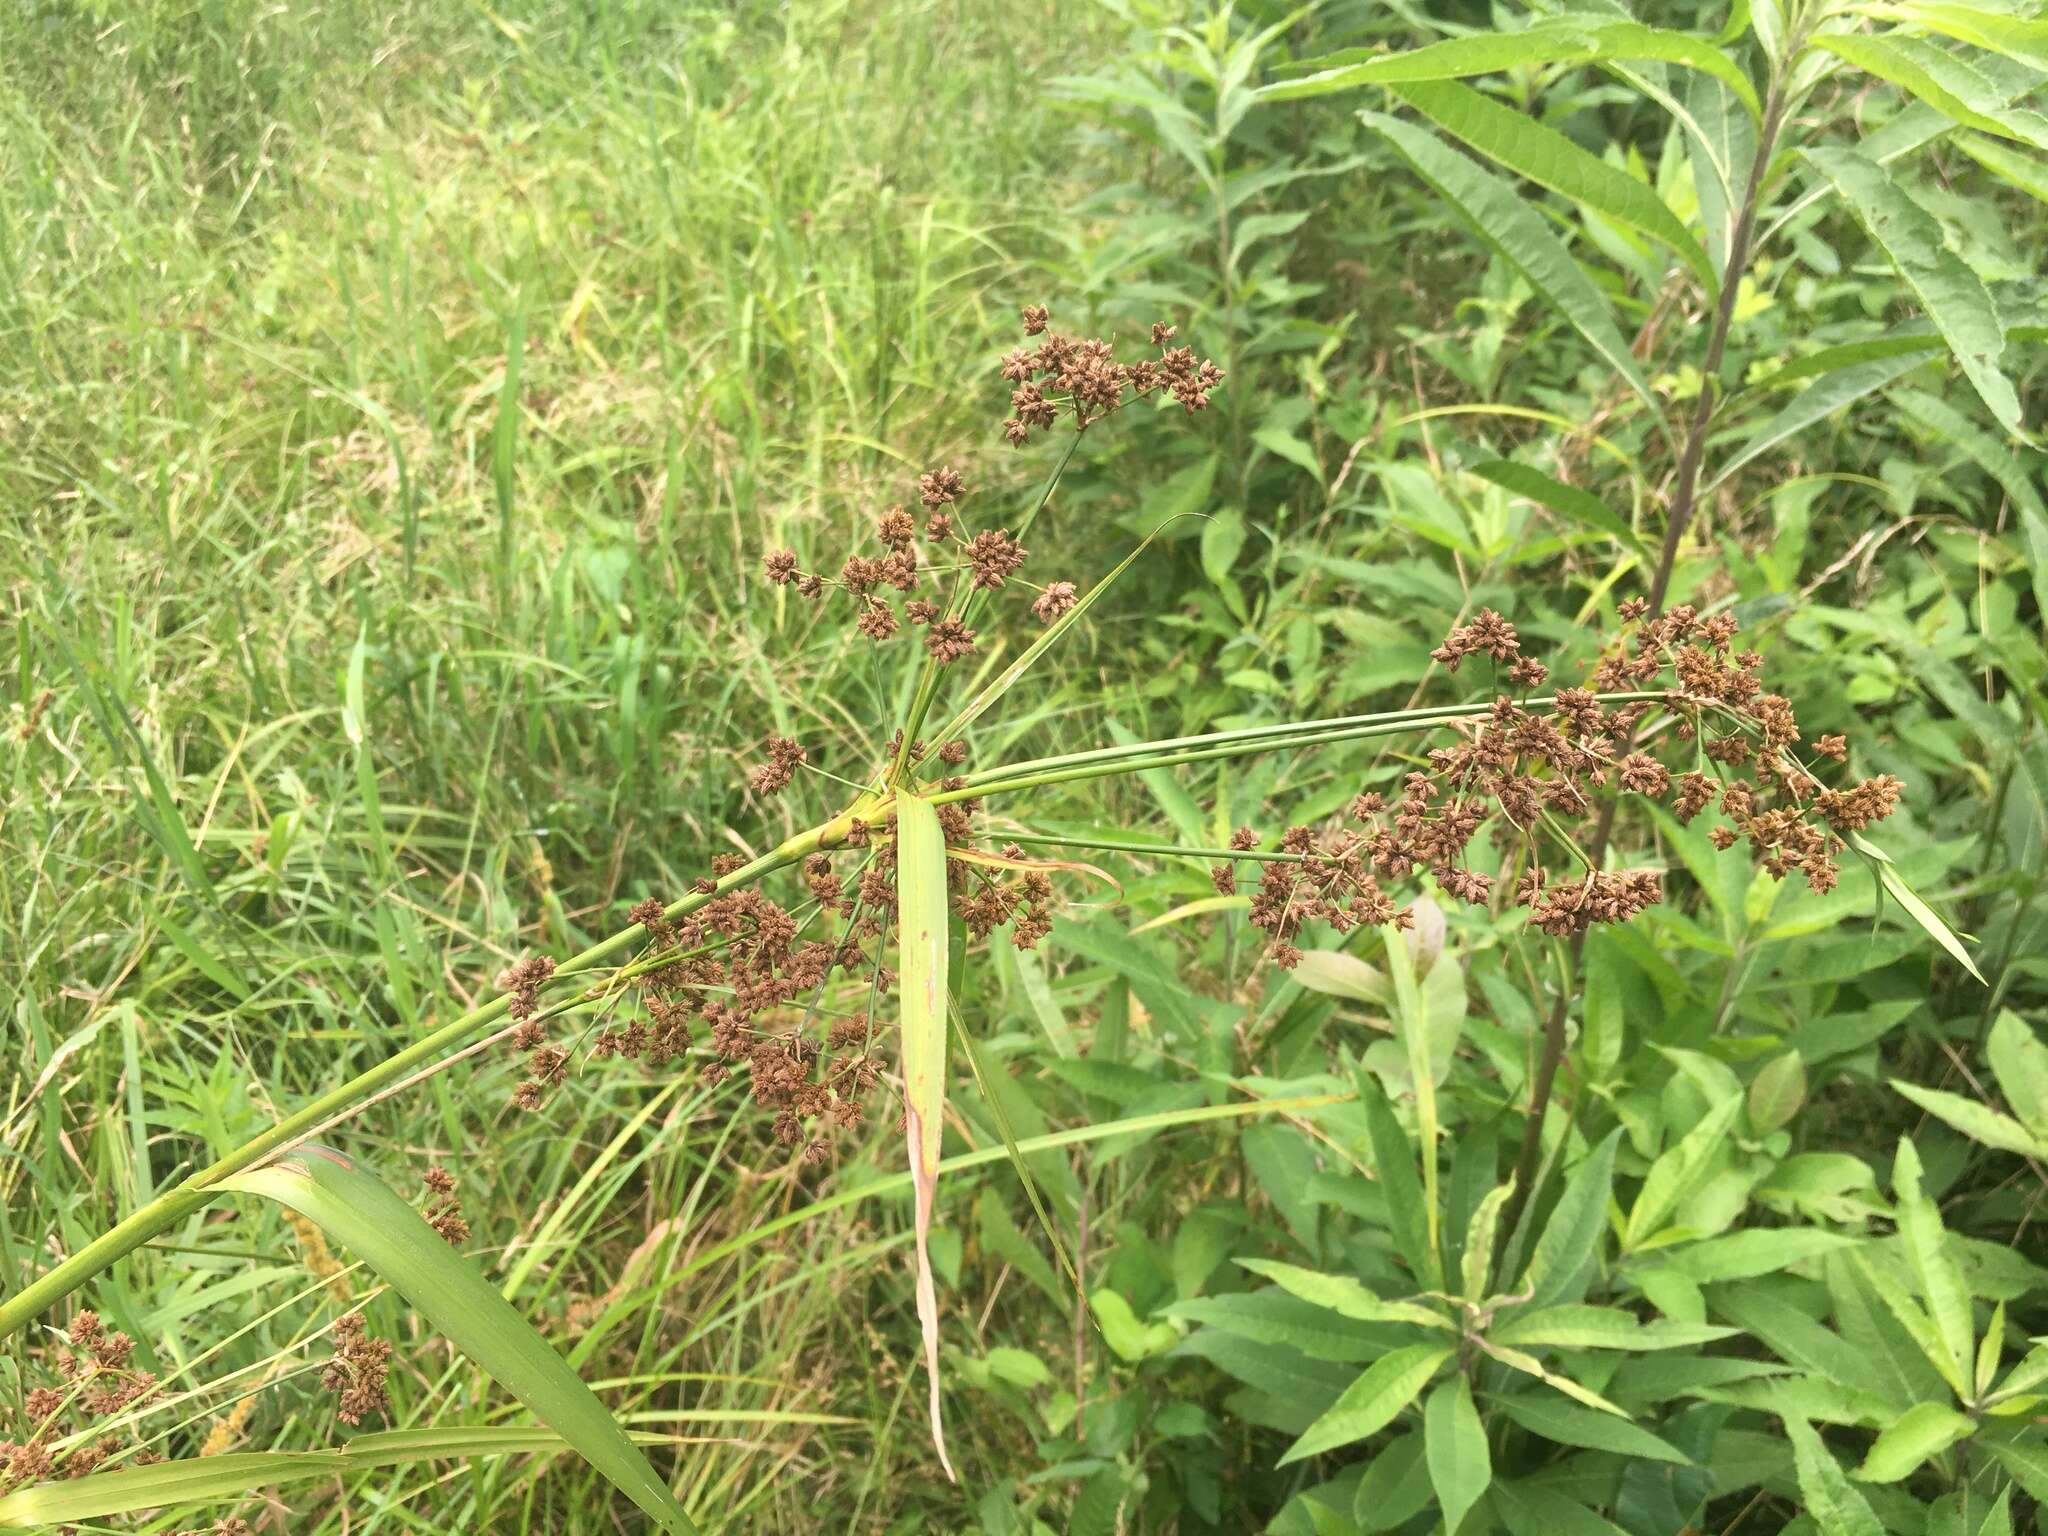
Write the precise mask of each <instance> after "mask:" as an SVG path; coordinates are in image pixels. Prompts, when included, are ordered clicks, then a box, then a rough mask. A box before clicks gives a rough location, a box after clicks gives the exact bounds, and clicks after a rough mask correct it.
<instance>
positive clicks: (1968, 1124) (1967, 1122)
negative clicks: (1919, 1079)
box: [1892, 1078, 2048, 1157]
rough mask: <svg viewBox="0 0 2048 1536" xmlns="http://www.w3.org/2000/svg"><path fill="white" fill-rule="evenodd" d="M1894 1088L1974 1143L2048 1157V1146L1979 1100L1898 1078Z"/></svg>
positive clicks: (2006, 1116)
mask: <svg viewBox="0 0 2048 1536" xmlns="http://www.w3.org/2000/svg"><path fill="white" fill-rule="evenodd" d="M1892 1088H1893V1089H1894V1090H1895V1091H1896V1092H1898V1093H1901V1094H1904V1095H1905V1096H1906V1097H1907V1098H1909V1099H1911V1100H1912V1101H1913V1102H1914V1103H1915V1104H1918V1105H1919V1106H1920V1107H1921V1108H1922V1109H1924V1110H1926V1111H1927V1113H1929V1114H1930V1115H1932V1116H1934V1118H1935V1119H1937V1120H1941V1121H1944V1122H1945V1123H1947V1124H1949V1125H1952V1126H1954V1127H1955V1128H1956V1129H1957V1130H1959V1131H1961V1132H1962V1133H1963V1134H1964V1135H1965V1136H1967V1137H1969V1138H1970V1140H1972V1141H1975V1142H1979V1143H1981V1144H1982V1145H1984V1146H1987V1147H1992V1148H1995V1149H1996V1150H1998V1151H2000V1152H2013V1153H2017V1154H2018V1155H2019V1156H2021V1157H2048V1142H2043V1141H2041V1140H2040V1139H2039V1138H2038V1137H2036V1136H2035V1135H2033V1133H2031V1132H2030V1131H2028V1129H2027V1128H2026V1127H2025V1126H2024V1125H2021V1124H2020V1123H2019V1121H2017V1120H2015V1119H2013V1117H2012V1116H2011V1115H2002V1114H2000V1113H1999V1112H1998V1111H1997V1110H1995V1109H1992V1108H1991V1107H1989V1106H1988V1105H1984V1104H1979V1103H1978V1102H1977V1101H1976V1100H1975V1099H1966V1098H1964V1097H1963V1096H1962V1095H1961V1094H1959V1093H1945V1092H1943V1091H1942V1090H1941V1089H1939V1088H1922V1087H1921V1086H1920V1085H1919V1084H1918V1083H1903V1082H1900V1081H1899V1080H1898V1079H1897V1078H1893V1079H1892Z"/></svg>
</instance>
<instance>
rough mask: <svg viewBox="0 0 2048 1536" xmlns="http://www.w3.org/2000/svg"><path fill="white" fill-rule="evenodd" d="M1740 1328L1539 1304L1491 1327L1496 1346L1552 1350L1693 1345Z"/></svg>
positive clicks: (1607, 1309)
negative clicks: (1649, 1318)
mask: <svg viewBox="0 0 2048 1536" xmlns="http://www.w3.org/2000/svg"><path fill="white" fill-rule="evenodd" d="M1739 1332H1741V1330H1740V1329H1739V1328H1722V1327H1718V1326H1716V1325H1715V1324H1712V1323H1681V1322H1674V1321H1672V1320H1671V1319H1669V1318H1657V1319H1655V1320H1654V1321H1651V1322H1647V1323H1646V1322H1643V1321H1642V1320H1641V1319H1639V1318H1637V1317H1635V1316H1634V1315H1632V1314H1630V1313H1628V1312H1624V1311H1622V1310H1621V1308H1619V1307H1591V1306H1564V1307H1544V1308H1542V1309H1541V1310H1540V1311H1536V1312H1524V1313H1522V1314H1521V1315H1520V1316H1518V1317H1513V1318H1510V1319H1508V1321H1506V1322H1504V1323H1502V1324H1501V1325H1500V1326H1499V1327H1498V1328H1496V1329H1494V1330H1493V1335H1492V1336H1493V1339H1494V1341H1495V1342H1496V1343H1500V1344H1518V1345H1521V1346H1522V1347H1523V1348H1543V1347H1548V1348H1552V1349H1627V1350H1646V1349H1697V1348H1699V1347H1700V1346H1701V1345H1702V1344H1712V1343H1714V1342H1715V1341H1716V1340H1719V1339H1726V1338H1732V1337H1734V1336H1735V1335H1736V1334H1737V1333H1739Z"/></svg>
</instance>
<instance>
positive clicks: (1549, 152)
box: [1394, 80, 1721, 296]
mask: <svg viewBox="0 0 2048 1536" xmlns="http://www.w3.org/2000/svg"><path fill="white" fill-rule="evenodd" d="M1394 94H1395V95H1396V96H1398V97H1400V98H1401V99H1402V100H1403V101H1405V102H1407V103H1408V105H1409V106H1411V107H1413V108H1415V110H1416V111H1418V112H1420V113H1421V114H1422V115H1423V116H1424V117H1427V118H1428V119H1429V120H1430V121H1431V122H1433V123H1435V124H1436V125H1437V126H1438V127H1439V128H1441V129H1443V131H1444V132H1445V133H1448V134H1450V135H1452V136H1453V137H1454V138H1457V139H1461V140H1463V141H1464V142H1465V143H1466V144H1469V145H1470V146H1471V147H1472V148H1474V149H1476V150H1478V151H1479V153H1481V154H1482V155H1485V156H1486V157H1487V158H1488V159H1489V160H1494V161H1497V162H1498V163H1500V164H1501V165H1504V166H1506V167H1507V168H1508V169H1509V170H1511V171H1513V172H1515V173H1516V174H1517V175H1520V176H1526V177H1527V178H1528V179H1529V180H1531V181H1533V182H1535V183H1536V185H1538V186H1539V187H1548V188H1549V189H1550V190H1551V191H1553V192H1557V193H1561V194H1562V195H1563V196H1565V197H1568V198H1570V199H1571V200H1572V201H1573V202H1575V203H1584V204H1585V205H1586V206H1587V207H1589V208H1591V209H1593V210H1594V211H1595V212H1597V213H1603V214H1605V215H1606V216H1607V217H1608V218H1610V219H1615V220H1617V221H1619V222H1620V223H1623V224H1626V225H1628V226H1629V227H1630V228H1632V229H1636V230H1640V231H1641V232H1642V233H1643V234H1646V235H1648V236H1649V237H1650V238H1651V239H1653V240H1659V241H1662V242H1663V243H1664V244H1665V245H1667V246H1669V247H1670V248H1671V249H1672V250H1673V251H1675V252H1677V254H1678V256H1679V258H1680V259H1681V260H1683V261H1684V262H1685V264H1686V266H1687V267H1689V268H1690V269H1691V270H1692V273H1693V275H1694V276H1695V277H1697V278H1698V279H1699V280H1700V286H1701V287H1703V288H1705V289H1706V290H1707V292H1708V293H1710V294H1713V295H1716V296H1718V295H1719V293H1720V291H1721V280H1720V277H1719V275H1718V274H1717V273H1716V272H1715V271H1714V264H1713V262H1711V261H1710V260H1708V259H1707V251H1706V247H1705V246H1703V245H1701V244H1700V243H1699V241H1698V240H1696V239H1694V238H1693V234H1692V231H1691V230H1689V229H1687V228H1686V227H1685V226H1684V225H1683V224H1681V223H1680V222H1679V220H1678V215H1677V214H1675V213H1673V212H1672V211H1671V209H1670V208H1669V207H1668V206H1667V205H1666V204H1665V202H1664V199H1663V198H1661V197H1659V196H1658V195H1657V194H1656V193H1655V192H1654V191H1653V190H1651V188H1649V187H1648V186H1646V185H1644V184H1643V183H1642V182H1640V181H1637V180H1636V179H1635V177H1633V176H1631V175H1629V173H1628V172H1627V171H1624V170H1622V169H1620V168H1619V167H1618V166H1612V165H1609V164H1608V163H1607V162H1606V161H1605V160H1602V159H1600V158H1598V157H1597V156H1595V155H1591V154H1588V153H1587V152H1586V151H1585V150H1583V149H1581V148H1579V146H1578V145H1576V144H1574V143H1573V142H1572V141H1571V140H1570V139H1568V138H1566V137H1565V136H1564V135H1563V134H1561V133H1559V132H1558V131H1557V130H1556V129H1555V128H1550V127H1547V126H1545V125H1544V124H1543V123H1541V122H1539V121H1537V120H1536V119H1535V118H1533V117H1531V116H1529V115H1528V114H1527V113H1526V112H1517V111H1516V110H1515V109H1514V108H1513V107H1508V106H1503V105H1502V104H1501V103H1500V102H1498V101H1495V100H1494V99H1493V98H1492V97H1491V96H1482V95H1481V94H1480V93H1479V92H1477V91H1475V90H1473V89H1472V88H1471V87H1470V86H1466V85H1459V84H1457V83H1456V82H1455V81H1449V80H1443V81H1432V82H1426V83H1425V82H1417V83H1415V84H1413V85H1397V86H1395V87H1394Z"/></svg>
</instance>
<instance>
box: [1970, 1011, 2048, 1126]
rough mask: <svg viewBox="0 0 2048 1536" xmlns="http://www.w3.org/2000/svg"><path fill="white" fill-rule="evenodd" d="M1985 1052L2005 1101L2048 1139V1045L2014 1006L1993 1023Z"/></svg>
mask: <svg viewBox="0 0 2048 1536" xmlns="http://www.w3.org/2000/svg"><path fill="white" fill-rule="evenodd" d="M1985 1054H1986V1055H1987V1056H1989V1057H1990V1059H1991V1070H1992V1073H1993V1074H1994V1075H1995V1076H1996V1077H1997V1078H1998V1088H1999V1091H2000V1092H2001V1093H2003V1094H2004V1095H2005V1102H2006V1103H2007V1104H2009V1105H2011V1106H2012V1112H2013V1113H2014V1114H2016V1115H2018V1116H2019V1117H2020V1119H2021V1120H2022V1121H2023V1122H2024V1123H2025V1124H2026V1127H2027V1129H2028V1130H2030V1131H2032V1132H2033V1133H2034V1134H2035V1135H2036V1136H2038V1137H2043V1138H2048V1045H2043V1044H2042V1043H2041V1039H2040V1037H2039V1036H2038V1035H2036V1034H2035V1033H2034V1027H2033V1026H2032V1025H2031V1024H2029V1023H2027V1021H2026V1020H2024V1019H2022V1018H2021V1017H2020V1016H2019V1015H2018V1014H2016V1013H2014V1012H2013V1011H2012V1010H2011V1009H2010V1008H2007V1009H2004V1010H2002V1011H2001V1012H2000V1013H1999V1015H1998V1022H1997V1023H1995V1024H1993V1025H1992V1026H1991V1039H1990V1043H1989V1047H1988V1049H1987V1050H1986V1052H1985Z"/></svg>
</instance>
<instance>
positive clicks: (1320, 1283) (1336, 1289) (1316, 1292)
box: [1237, 1259, 1450, 1328]
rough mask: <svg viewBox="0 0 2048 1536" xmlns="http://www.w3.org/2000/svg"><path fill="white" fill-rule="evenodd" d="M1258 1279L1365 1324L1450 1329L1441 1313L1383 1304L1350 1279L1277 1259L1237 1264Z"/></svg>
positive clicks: (1413, 1305)
mask: <svg viewBox="0 0 2048 1536" xmlns="http://www.w3.org/2000/svg"><path fill="white" fill-rule="evenodd" d="M1237 1262H1238V1263H1239V1264H1241V1265H1243V1266H1244V1267H1245V1268H1246V1269H1248V1270H1250V1271H1251V1272H1252V1273H1253V1274H1255V1275H1263V1276H1265V1277H1266V1278H1267V1279H1268V1280H1271V1281H1272V1282H1273V1283H1274V1284H1275V1285H1277V1286H1279V1287H1280V1289H1282V1290H1283V1291H1286V1292H1287V1293H1288V1294H1289V1295H1291V1296H1299V1297H1300V1298H1301V1299H1302V1300H1303V1301H1306V1302H1309V1303H1311V1304H1313V1305H1315V1306H1318V1307H1326V1308H1328V1309H1329V1310H1330V1311H1332V1312H1335V1313H1336V1314H1337V1315H1338V1316H1339V1317H1348V1318H1352V1319H1354V1320H1355V1321H1357V1322H1361V1323H1414V1324H1415V1325H1416V1326H1417V1327H1421V1328H1448V1327H1450V1321H1449V1319H1447V1318H1446V1317H1445V1316H1444V1315H1443V1314H1442V1313H1441V1312H1437V1311H1435V1310H1433V1309H1431V1308H1429V1307H1426V1306H1424V1305H1422V1304H1421V1303H1420V1302H1414V1301H1383V1300H1381V1299H1380V1298H1379V1297H1378V1296H1375V1295H1374V1294H1373V1293H1372V1292H1371V1291H1369V1290H1367V1289H1366V1288H1365V1287H1364V1286H1363V1285H1361V1284H1359V1283H1358V1281H1356V1280H1354V1279H1352V1278H1351V1276H1349V1275H1326V1274H1324V1273H1322V1272H1321V1271H1320V1270H1313V1269H1303V1268H1301V1267H1300V1266H1299V1265H1296V1264H1284V1263H1282V1262H1280V1261H1279V1260H1277V1259H1239V1260H1238V1261H1237Z"/></svg>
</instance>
